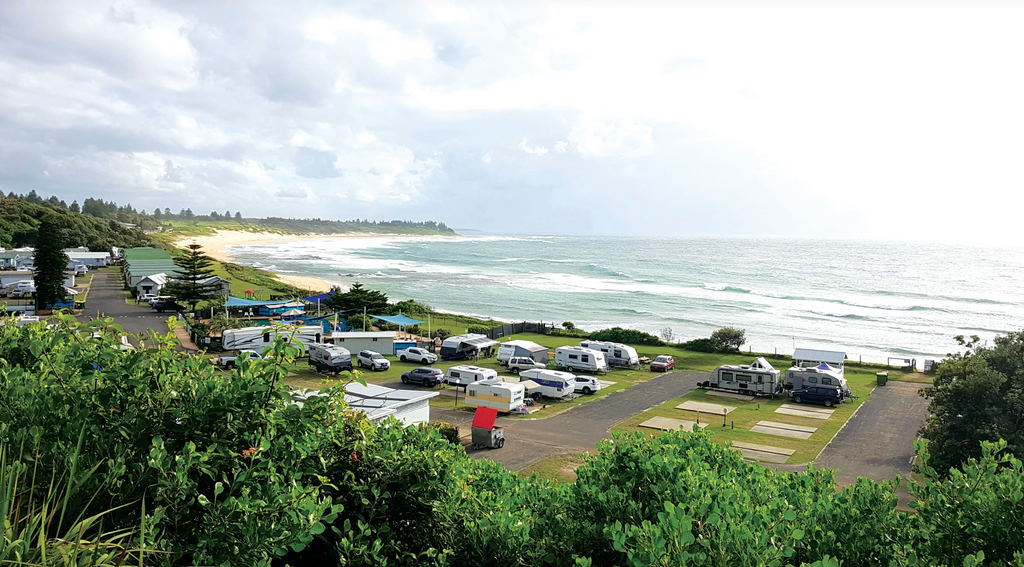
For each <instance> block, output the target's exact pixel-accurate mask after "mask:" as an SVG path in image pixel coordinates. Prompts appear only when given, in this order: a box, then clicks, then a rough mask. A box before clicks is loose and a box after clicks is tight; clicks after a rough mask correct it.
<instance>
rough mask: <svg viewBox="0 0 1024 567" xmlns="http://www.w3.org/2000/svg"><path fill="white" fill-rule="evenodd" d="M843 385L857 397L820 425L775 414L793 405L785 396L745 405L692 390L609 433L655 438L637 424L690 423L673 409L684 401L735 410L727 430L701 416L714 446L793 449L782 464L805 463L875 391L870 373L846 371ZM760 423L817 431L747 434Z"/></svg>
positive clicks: (687, 414) (690, 414)
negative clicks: (655, 420)
mask: <svg viewBox="0 0 1024 567" xmlns="http://www.w3.org/2000/svg"><path fill="white" fill-rule="evenodd" d="M846 381H847V382H848V383H849V385H850V390H851V391H853V393H854V395H856V396H860V397H859V398H854V399H851V400H849V401H847V402H845V403H843V404H840V405H838V406H836V407H835V408H834V409H835V413H833V414H832V417H830V418H829V419H827V420H824V421H822V420H820V419H811V418H804V417H797V416H794V415H784V414H778V413H775V410H776V409H778V408H779V407H780V406H781V405H782V404H792V403H793V402H792V400H790V399H789V397H788V396H785V395H782V396H776V398H775V399H774V400H773V399H771V398H755V399H754V400H753V401H750V402H747V401H744V400H734V399H731V398H721V397H717V396H708V395H707V394H708V390H702V389H701V390H694V391H693V392H690V393H689V394H686V395H685V396H681V397H678V398H674V399H671V400H668V401H667V402H665V403H663V404H661V405H659V406H657V407H655V408H653V409H650V410H648V411H645V412H643V413H641V414H639V415H636V416H634V417H632V418H630V419H628V420H626V421H624V422H622V423H620V424H619V425H617V426H615V427H613V428H612V431H621V432H632V431H643V432H644V433H649V434H652V435H657V434H658V433H657V431H656V430H653V429H647V428H642V427H640V424H641V423H643V422H644V421H647V420H648V419H650V418H652V417H656V416H657V417H670V418H675V419H685V420H689V421H694V420H695V418H696V417H697V416H696V414H695V413H694V412H691V411H683V410H679V409H676V406H677V405H679V404H681V403H683V402H685V401H687V400H694V401H700V402H707V403H713V404H719V405H726V406H733V407H735V408H736V410H735V411H732V412H730V413H729V415H728V417H727V427H722V417H721V416H711V415H708V414H702V415H701V423H708V424H709V425H708V427H707V430H708V431H711V432H713V433H714V434H715V436H714V440H715V442H716V443H720V444H725V443H726V442H729V441H741V442H745V443H757V444H760V445H771V446H773V447H782V448H785V449H794V450H795V451H796V452H795V453H793V455H792V456H791V457H790V458H789V460H787V461H786V462H787V463H788V464H802V463H809V462H811V461H813V460H814V459H815V458H816V457H817V456H818V453H820V452H821V450H822V449H824V448H825V445H827V444H828V442H829V441H830V440H831V439H832V438H833V437H834V436H835V434H836V433H838V432H839V429H840V428H842V426H843V424H845V423H846V421H847V420H849V419H850V417H851V416H852V415H853V413H854V412H855V411H857V408H859V407H860V405H861V404H863V403H864V402H866V401H867V400H868V397H869V396H870V395H871V392H872V390H873V389H874V388H875V375H874V373H873V372H864V371H862V370H852V369H847V371H846ZM807 407H809V408H823V407H824V406H817V405H811V404H808V405H807ZM762 420H764V421H775V422H781V423H791V424H794V425H807V426H810V427H817V428H818V430H817V431H815V432H814V433H813V434H812V435H811V437H810V438H809V439H791V438H789V437H780V436H776V435H767V434H764V433H755V432H753V431H750V428H751V427H753V426H754V425H755V424H757V422H759V421H762Z"/></svg>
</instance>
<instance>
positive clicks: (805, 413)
mask: <svg viewBox="0 0 1024 567" xmlns="http://www.w3.org/2000/svg"><path fill="white" fill-rule="evenodd" d="M834 411H836V410H830V409H824V408H813V407H807V406H795V405H793V404H782V406H781V407H780V408H779V409H777V410H775V413H782V414H786V415H795V416H799V417H809V418H811V419H828V418H830V417H832V412H834Z"/></svg>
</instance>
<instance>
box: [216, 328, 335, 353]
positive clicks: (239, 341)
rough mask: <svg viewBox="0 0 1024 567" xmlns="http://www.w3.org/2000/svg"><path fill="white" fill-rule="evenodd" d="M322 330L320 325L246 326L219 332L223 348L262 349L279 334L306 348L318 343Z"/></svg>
mask: <svg viewBox="0 0 1024 567" xmlns="http://www.w3.org/2000/svg"><path fill="white" fill-rule="evenodd" d="M323 333H324V330H323V328H321V327H313V326H308V327H295V328H292V329H289V328H286V327H246V328H244V329H227V330H225V331H224V332H223V333H222V334H221V341H222V342H223V347H224V350H241V349H254V350H256V351H262V350H263V347H266V346H270V344H271V343H273V342H274V337H276V336H278V335H281V336H282V337H288V339H289V340H291V341H292V342H297V343H301V344H302V346H304V347H306V349H307V350H308V349H309V347H310V346H312V345H315V344H319V343H320V340H321V338H322V336H323Z"/></svg>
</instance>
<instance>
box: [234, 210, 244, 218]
mask: <svg viewBox="0 0 1024 567" xmlns="http://www.w3.org/2000/svg"><path fill="white" fill-rule="evenodd" d="M235 220H242V212H241V211H235Z"/></svg>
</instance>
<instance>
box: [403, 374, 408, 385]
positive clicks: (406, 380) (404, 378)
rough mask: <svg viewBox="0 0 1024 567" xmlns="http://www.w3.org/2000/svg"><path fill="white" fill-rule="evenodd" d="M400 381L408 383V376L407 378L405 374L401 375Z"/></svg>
mask: <svg viewBox="0 0 1024 567" xmlns="http://www.w3.org/2000/svg"><path fill="white" fill-rule="evenodd" d="M402 383H403V384H408V383H409V378H407V377H405V376H402Z"/></svg>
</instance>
